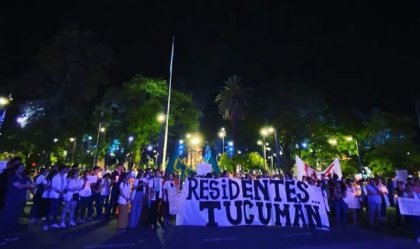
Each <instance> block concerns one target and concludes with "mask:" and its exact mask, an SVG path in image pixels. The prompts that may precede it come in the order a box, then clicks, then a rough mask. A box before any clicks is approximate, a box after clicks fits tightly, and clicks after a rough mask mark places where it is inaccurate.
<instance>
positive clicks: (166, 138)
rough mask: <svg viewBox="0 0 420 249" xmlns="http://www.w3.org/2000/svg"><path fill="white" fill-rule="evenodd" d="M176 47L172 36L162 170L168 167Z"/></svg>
mask: <svg viewBox="0 0 420 249" xmlns="http://www.w3.org/2000/svg"><path fill="white" fill-rule="evenodd" d="M174 46H175V36H172V51H171V63H170V66H169V88H168V106H167V108H166V123H165V140H164V142H163V156H162V167H161V169H162V170H165V167H166V148H167V146H168V124H169V110H170V107H171V90H172V64H173V62H174Z"/></svg>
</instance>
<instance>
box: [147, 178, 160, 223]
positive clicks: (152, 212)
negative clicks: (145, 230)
mask: <svg viewBox="0 0 420 249" xmlns="http://www.w3.org/2000/svg"><path fill="white" fill-rule="evenodd" d="M162 183H163V180H162V177H161V174H160V171H159V170H156V171H155V175H154V177H151V178H150V179H149V181H148V184H149V192H148V197H147V198H149V199H150V201H151V205H150V209H149V212H148V214H149V217H148V218H149V225H150V226H153V227H154V229H156V228H157V222H158V221H159V223H161V220H160V217H158V210H159V207H160V203H161V200H162V195H163V194H162V193H163V191H162Z"/></svg>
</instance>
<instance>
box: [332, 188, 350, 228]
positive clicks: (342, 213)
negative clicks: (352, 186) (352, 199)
mask: <svg viewBox="0 0 420 249" xmlns="http://www.w3.org/2000/svg"><path fill="white" fill-rule="evenodd" d="M346 194H347V188H346V185H345V183H344V182H340V181H337V182H335V184H334V191H333V199H334V201H333V203H334V212H335V222H336V226H337V227H347V218H346V215H347V208H348V206H347V204H346V203H345V202H344V198H346Z"/></svg>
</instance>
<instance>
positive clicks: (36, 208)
mask: <svg viewBox="0 0 420 249" xmlns="http://www.w3.org/2000/svg"><path fill="white" fill-rule="evenodd" d="M48 173H49V169H48V168H42V169H41V170H40V172H39V174H38V175H37V176H36V177H35V179H34V180H35V184H36V187H35V190H34V198H33V205H32V208H31V214H30V216H31V220H30V223H31V224H35V223H36V222H37V221H38V219H41V218H42V216H41V215H40V209H41V205H42V204H41V202H42V194H43V193H44V190H45V188H44V183H43V182H44V180H45V178H46V177H47V175H48Z"/></svg>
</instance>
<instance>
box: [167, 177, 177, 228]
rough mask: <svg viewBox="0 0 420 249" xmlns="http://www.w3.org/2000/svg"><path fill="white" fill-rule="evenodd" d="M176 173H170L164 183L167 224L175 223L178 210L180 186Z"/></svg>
mask: <svg viewBox="0 0 420 249" xmlns="http://www.w3.org/2000/svg"><path fill="white" fill-rule="evenodd" d="M174 178H175V174H174V173H170V174H169V176H168V180H166V181H165V182H164V183H163V202H164V207H165V214H164V219H165V225H170V224H173V222H174V217H175V215H176V214H177V212H178V187H177V186H176V184H175V181H174Z"/></svg>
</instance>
